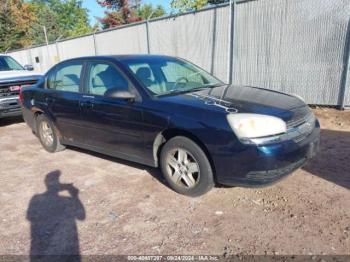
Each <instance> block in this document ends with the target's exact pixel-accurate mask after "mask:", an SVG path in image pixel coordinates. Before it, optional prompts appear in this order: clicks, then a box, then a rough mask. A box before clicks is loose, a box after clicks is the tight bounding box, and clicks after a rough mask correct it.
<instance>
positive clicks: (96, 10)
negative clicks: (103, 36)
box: [82, 0, 170, 25]
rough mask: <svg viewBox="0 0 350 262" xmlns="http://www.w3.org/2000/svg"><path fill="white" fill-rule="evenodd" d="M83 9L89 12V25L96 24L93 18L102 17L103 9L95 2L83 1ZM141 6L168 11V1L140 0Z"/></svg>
mask: <svg viewBox="0 0 350 262" xmlns="http://www.w3.org/2000/svg"><path fill="white" fill-rule="evenodd" d="M82 2H83V7H85V8H87V9H88V10H89V15H90V23H91V25H94V24H95V22H96V19H95V17H96V16H97V17H103V15H104V11H105V10H106V9H105V8H102V7H101V6H100V5H99V4H98V3H97V0H83V1H82ZM141 3H142V4H152V5H153V6H156V5H162V6H163V7H164V8H165V10H167V11H169V10H170V0H152V1H151V0H142V1H141Z"/></svg>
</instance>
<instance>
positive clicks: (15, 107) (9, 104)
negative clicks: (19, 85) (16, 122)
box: [0, 96, 22, 118]
mask: <svg viewBox="0 0 350 262" xmlns="http://www.w3.org/2000/svg"><path fill="white" fill-rule="evenodd" d="M21 114H22V110H21V106H20V104H19V101H18V96H11V97H6V98H0V118H4V117H12V116H20V115H21Z"/></svg>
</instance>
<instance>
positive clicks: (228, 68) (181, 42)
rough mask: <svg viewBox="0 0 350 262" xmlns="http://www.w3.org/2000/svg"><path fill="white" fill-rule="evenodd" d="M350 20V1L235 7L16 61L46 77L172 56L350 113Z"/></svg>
mask: <svg viewBox="0 0 350 262" xmlns="http://www.w3.org/2000/svg"><path fill="white" fill-rule="evenodd" d="M230 12H232V13H230ZM349 18H350V0H293V1H291V0H255V1H238V0H237V1H235V2H234V4H233V6H232V8H230V6H229V5H227V4H226V5H221V6H217V7H213V8H208V9H205V10H201V11H199V12H191V13H186V14H181V15H178V16H171V17H165V18H158V19H153V20H150V21H149V22H141V23H136V24H132V25H127V26H123V27H119V28H116V29H112V30H107V31H103V32H97V33H96V34H92V35H87V36H83V37H79V38H74V39H68V40H60V41H58V42H57V43H52V44H50V45H48V46H46V45H44V46H40V47H35V48H28V49H25V50H18V51H13V52H10V54H11V55H12V56H13V57H15V58H16V59H17V60H19V61H20V62H21V63H22V64H33V65H34V67H35V69H36V70H39V71H43V72H44V71H46V70H47V69H48V68H50V67H51V66H52V65H53V64H55V63H57V62H58V61H62V60H64V59H68V58H73V57H79V56H89V55H107V54H133V53H148V52H149V53H151V54H166V55H174V56H179V57H182V58H185V59H188V60H190V61H192V62H194V63H195V64H197V65H199V66H201V67H203V68H204V69H206V70H207V71H209V72H211V73H213V74H214V75H216V76H217V77H218V78H220V79H222V80H223V81H224V82H229V81H230V80H232V83H233V84H237V85H248V86H259V87H264V88H269V89H274V90H278V91H283V92H287V93H291V94H297V95H300V96H302V97H304V98H305V100H306V102H308V103H309V104H320V105H345V106H350V94H349V92H350V91H349V90H350V87H349V85H350V81H347V79H348V70H349V67H348V66H347V64H348V61H349V59H348V56H349V47H348V46H349V40H347V39H348V38H349V37H350V36H349V35H350V34H349V33H348V31H349V25H348V24H349ZM230 21H231V23H230ZM349 77H350V74H349Z"/></svg>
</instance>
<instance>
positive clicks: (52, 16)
mask: <svg viewBox="0 0 350 262" xmlns="http://www.w3.org/2000/svg"><path fill="white" fill-rule="evenodd" d="M31 3H32V5H33V9H34V13H35V14H36V16H37V20H38V21H37V23H36V25H34V27H33V31H34V32H33V34H34V36H35V38H34V41H35V42H36V43H37V42H40V43H43V41H42V40H43V39H44V38H43V37H44V35H43V29H42V25H45V26H46V28H47V33H48V38H49V41H54V40H55V39H57V38H58V37H60V36H62V37H72V36H79V35H82V34H86V33H89V32H91V30H92V29H91V27H90V25H89V19H88V11H87V10H86V9H84V8H82V6H81V1H78V0H64V1H61V0H46V1H45V0H33V1H31ZM40 31H41V32H40Z"/></svg>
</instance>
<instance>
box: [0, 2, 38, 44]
mask: <svg viewBox="0 0 350 262" xmlns="http://www.w3.org/2000/svg"><path fill="white" fill-rule="evenodd" d="M0 9H1V10H0V50H3V51H5V50H7V49H9V48H10V49H14V48H22V47H24V46H27V45H29V44H31V40H30V38H28V32H29V31H30V27H31V25H32V23H33V22H34V21H35V17H34V16H33V14H32V13H31V10H30V5H29V4H28V3H23V2H22V0H7V1H5V2H1V3H0Z"/></svg>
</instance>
